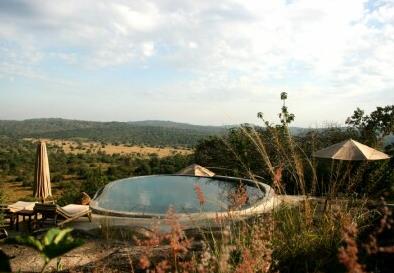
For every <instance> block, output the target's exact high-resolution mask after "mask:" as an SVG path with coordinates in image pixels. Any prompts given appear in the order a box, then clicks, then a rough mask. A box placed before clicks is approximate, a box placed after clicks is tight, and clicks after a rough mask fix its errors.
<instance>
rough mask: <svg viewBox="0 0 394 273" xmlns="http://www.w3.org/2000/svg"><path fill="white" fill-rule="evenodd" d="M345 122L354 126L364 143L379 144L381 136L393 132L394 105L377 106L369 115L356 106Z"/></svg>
mask: <svg viewBox="0 0 394 273" xmlns="http://www.w3.org/2000/svg"><path fill="white" fill-rule="evenodd" d="M346 124H348V125H349V126H352V127H354V128H356V129H357V130H358V132H359V133H360V136H361V138H362V140H363V141H364V142H365V143H367V144H368V145H372V146H374V147H376V146H379V145H380V144H382V143H381V142H382V140H383V137H385V136H388V135H390V134H394V105H387V106H385V107H377V108H376V110H375V111H373V112H371V114H370V115H365V112H364V111H363V110H361V109H360V108H357V109H356V110H355V111H354V113H353V115H352V116H351V117H349V118H348V119H347V120H346Z"/></svg>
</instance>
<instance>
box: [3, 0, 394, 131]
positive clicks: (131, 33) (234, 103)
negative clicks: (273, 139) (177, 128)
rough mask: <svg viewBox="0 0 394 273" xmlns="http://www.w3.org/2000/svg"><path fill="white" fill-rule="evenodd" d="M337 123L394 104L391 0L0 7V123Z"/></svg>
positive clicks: (10, 0)
mask: <svg viewBox="0 0 394 273" xmlns="http://www.w3.org/2000/svg"><path fill="white" fill-rule="evenodd" d="M283 91H285V92H287V93H288V102H287V105H288V107H289V110H290V112H292V113H294V114H295V116H296V119H295V122H294V125H295V126H303V127H317V126H322V125H324V124H327V123H337V124H343V123H344V121H345V120H346V118H347V117H348V116H350V115H351V114H352V113H353V111H354V110H355V109H356V107H360V108H361V109H364V110H365V111H366V112H367V113H368V112H370V111H373V110H374V109H375V108H376V107H377V106H385V105H389V104H393V102H394V0H387V1H380V0H376V1H364V0H345V1H344V0H339V1H338V0H330V1H327V0H322V1H320V0H287V1H279V0H269V1H262V0H256V1H249V0H233V1H212V0H207V1H205V0H194V1H190V0H157V1H150V0H143V1H139V0H128V1H125V0H111V1H104V0H84V1H81V0H66V1H61V0H57V1H51V0H48V1H43V0H0V119H17V120H20V119H29V118H43V117H61V118H69V119H81V120H98V121H135V120H172V121H178V122H187V123H193V124H204V125H224V124H236V123H244V122H250V123H257V122H258V120H257V112H263V113H264V117H265V118H266V119H268V120H270V121H271V122H277V121H278V117H277V113H278V112H279V111H280V107H281V101H280V93H281V92H283Z"/></svg>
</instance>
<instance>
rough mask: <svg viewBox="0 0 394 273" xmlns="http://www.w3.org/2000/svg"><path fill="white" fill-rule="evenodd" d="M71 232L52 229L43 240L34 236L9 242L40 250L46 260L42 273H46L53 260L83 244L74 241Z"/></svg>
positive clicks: (68, 229) (79, 241)
mask: <svg viewBox="0 0 394 273" xmlns="http://www.w3.org/2000/svg"><path fill="white" fill-rule="evenodd" d="M71 231H72V229H71V228H66V229H59V228H52V229H50V230H48V231H47V233H46V234H45V235H44V237H43V238H42V239H41V240H38V239H37V238H35V237H33V236H17V237H15V238H13V239H9V240H8V242H10V243H16V244H20V245H26V246H29V247H32V248H34V249H36V250H38V251H39V252H40V254H41V255H42V257H43V258H44V266H43V267H42V270H41V272H44V270H45V268H46V267H47V265H48V264H49V262H50V261H51V260H52V259H54V258H60V257H61V256H62V255H64V254H66V253H67V252H69V251H71V250H73V249H74V248H77V247H79V246H81V245H82V244H83V241H82V240H80V239H74V238H73V237H72V236H71Z"/></svg>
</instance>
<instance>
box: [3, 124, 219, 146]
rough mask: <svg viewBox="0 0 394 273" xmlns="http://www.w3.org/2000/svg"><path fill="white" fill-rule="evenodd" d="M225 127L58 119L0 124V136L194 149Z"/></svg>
mask: <svg viewBox="0 0 394 273" xmlns="http://www.w3.org/2000/svg"><path fill="white" fill-rule="evenodd" d="M225 131H226V127H220V126H199V125H191V124H185V123H176V122H170V121H137V122H96V121H81V120H69V119H60V118H45V119H28V120H22V121H16V120H0V135H6V136H10V137H14V138H26V137H32V138H40V137H42V138H55V139H71V138H86V139H91V140H94V141H100V142H111V143H116V142H119V143H126V144H138V145H149V146H162V145H167V146H168V145H170V146H193V145H195V144H196V143H197V142H198V140H199V139H201V138H204V137H207V136H209V135H220V134H223V133H225Z"/></svg>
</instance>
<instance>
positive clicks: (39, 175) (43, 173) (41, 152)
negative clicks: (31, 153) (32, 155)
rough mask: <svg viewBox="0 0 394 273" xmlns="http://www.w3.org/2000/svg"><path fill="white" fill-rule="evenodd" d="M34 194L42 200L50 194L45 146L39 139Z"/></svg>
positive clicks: (49, 178)
mask: <svg viewBox="0 0 394 273" xmlns="http://www.w3.org/2000/svg"><path fill="white" fill-rule="evenodd" d="M34 196H35V197H36V198H40V199H41V200H42V201H44V200H45V199H46V198H47V197H48V196H52V190H51V177H50V174H49V163H48V154H47V147H46V145H45V142H44V141H40V143H39V144H38V145H37V154H36V168H35V174H34Z"/></svg>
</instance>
